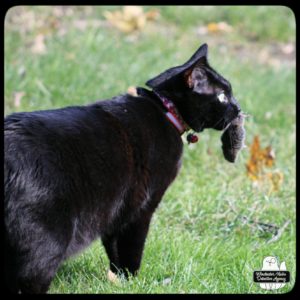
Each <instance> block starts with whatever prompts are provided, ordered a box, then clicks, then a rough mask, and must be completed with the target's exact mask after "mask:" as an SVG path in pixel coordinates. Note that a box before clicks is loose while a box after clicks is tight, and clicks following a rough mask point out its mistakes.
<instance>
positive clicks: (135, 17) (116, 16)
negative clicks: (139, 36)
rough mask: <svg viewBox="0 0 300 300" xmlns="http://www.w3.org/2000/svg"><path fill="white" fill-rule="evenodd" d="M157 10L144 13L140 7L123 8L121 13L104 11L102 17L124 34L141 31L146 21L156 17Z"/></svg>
mask: <svg viewBox="0 0 300 300" xmlns="http://www.w3.org/2000/svg"><path fill="white" fill-rule="evenodd" d="M158 14H159V13H158V11H157V10H151V11H148V12H147V13H144V11H143V8H142V7H141V6H134V5H130V6H124V7H123V9H122V10H121V11H113V12H110V11H105V12H104V17H105V18H106V19H107V20H108V21H109V22H110V23H111V24H112V25H113V26H115V27H116V28H118V29H119V30H121V31H122V32H125V33H130V32H133V31H136V30H142V29H143V28H144V27H145V25H146V22H147V20H154V19H156V18H157V16H158Z"/></svg>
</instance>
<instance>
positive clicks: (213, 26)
mask: <svg viewBox="0 0 300 300" xmlns="http://www.w3.org/2000/svg"><path fill="white" fill-rule="evenodd" d="M207 31H208V32H210V33H219V32H231V31H232V27H231V26H230V25H229V24H227V23H226V22H218V23H215V22H211V23H208V24H207Z"/></svg>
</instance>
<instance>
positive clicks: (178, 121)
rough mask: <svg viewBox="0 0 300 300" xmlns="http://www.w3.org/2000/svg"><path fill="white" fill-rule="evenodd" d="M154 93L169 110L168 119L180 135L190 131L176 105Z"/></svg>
mask: <svg viewBox="0 0 300 300" xmlns="http://www.w3.org/2000/svg"><path fill="white" fill-rule="evenodd" d="M153 92H154V93H155V95H156V96H157V97H158V98H159V99H160V100H161V102H162V104H163V105H164V107H165V108H166V109H167V110H168V111H167V112H166V117H167V118H168V120H169V121H170V122H171V123H172V124H173V125H174V127H175V128H176V129H177V130H178V132H179V133H180V134H183V133H184V132H185V131H188V130H189V129H190V128H189V126H188V125H187V124H186V123H185V122H184V120H183V119H182V117H181V115H180V114H179V112H178V110H177V108H176V106H175V104H174V103H173V102H172V101H171V100H170V99H168V98H166V97H164V96H162V95H160V94H159V93H158V92H157V91H155V90H153Z"/></svg>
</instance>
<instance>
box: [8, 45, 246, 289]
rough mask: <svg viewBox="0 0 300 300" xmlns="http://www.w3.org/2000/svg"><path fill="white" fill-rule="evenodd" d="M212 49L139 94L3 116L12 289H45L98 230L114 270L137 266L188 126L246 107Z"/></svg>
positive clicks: (223, 120) (215, 124)
mask: <svg viewBox="0 0 300 300" xmlns="http://www.w3.org/2000/svg"><path fill="white" fill-rule="evenodd" d="M206 55H207V45H206V44H204V45H202V46H201V47H200V48H199V49H198V50H197V51H196V53H195V54H194V55H193V56H192V57H191V59H190V60H188V62H186V63H185V64H183V65H182V66H178V67H174V68H171V69H169V70H167V71H165V72H163V73H162V74H160V75H158V76H157V77H155V78H154V79H152V80H150V81H148V82H147V83H146V84H147V85H148V86H149V87H151V88H152V89H153V90H151V91H150V90H147V89H143V88H138V89H137V92H138V95H137V96H132V95H128V94H126V95H122V96H118V97H115V98H113V99H111V100H109V101H99V102H96V103H93V104H90V105H86V106H72V107H66V108H62V109H55V110H45V111H35V112H25V113H15V114H12V115H9V116H7V117H6V118H5V120H4V130H5V131H4V134H5V135H4V138H5V141H4V150H5V159H4V164H5V175H4V181H5V182H4V186H5V201H4V213H5V219H4V221H5V284H6V288H7V289H8V290H9V291H10V292H13V293H17V292H22V293H45V292H47V290H48V288H49V285H50V283H51V280H52V279H53V277H54V275H55V273H56V271H57V269H58V267H59V265H60V264H61V263H62V262H63V261H64V260H65V259H66V258H68V257H69V256H70V255H73V254H75V253H76V252H78V251H79V250H81V249H83V248H84V247H86V246H87V245H88V244H89V243H90V242H92V241H93V240H94V239H96V238H98V237H100V238H101V239H102V242H103V245H104V247H105V250H106V252H107V255H108V257H109V260H110V270H111V271H112V272H114V273H118V272H123V273H124V274H125V276H127V275H128V272H130V273H131V274H136V272H137V271H138V269H139V267H140V262H141V257H142V252H143V247H144V242H145V239H146V235H147V231H148V228H149V224H150V221H151V217H152V214H153V212H154V210H155V209H156V207H157V206H158V204H159V202H160V201H161V198H162V196H163V195H164V193H165V191H166V189H167V188H168V186H169V185H170V183H171V182H172V181H173V180H174V178H175V176H176V175H177V173H178V170H179V168H180V162H181V154H182V147H183V144H182V140H181V134H182V133H183V132H185V131H187V130H189V129H192V130H194V131H196V132H200V131H202V130H204V129H205V128H214V129H217V130H223V129H225V128H226V127H228V126H229V124H230V123H231V122H232V121H233V120H234V119H235V118H237V117H238V116H239V115H240V107H239V105H238V103H237V101H236V100H235V99H234V97H233V95H232V90H231V86H230V83H229V82H228V81H227V80H225V79H224V78H223V77H222V76H220V75H219V74H218V73H217V72H215V71H214V70H213V69H212V68H211V67H210V66H209V64H208V62H207V57H206ZM190 141H191V142H193V141H196V140H195V136H194V135H191V136H190Z"/></svg>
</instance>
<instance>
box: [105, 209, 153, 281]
mask: <svg viewBox="0 0 300 300" xmlns="http://www.w3.org/2000/svg"><path fill="white" fill-rule="evenodd" d="M151 217H152V212H143V213H142V214H141V215H140V216H139V217H138V219H136V220H135V221H134V222H131V223H130V224H127V225H126V226H125V227H124V228H122V230H120V231H119V232H118V233H116V234H114V235H110V236H105V237H103V238H102V242H103V245H104V247H105V250H106V252H107V255H108V258H109V260H110V270H111V271H112V272H113V273H115V274H120V273H123V274H124V275H125V276H126V277H128V275H129V274H132V275H136V274H137V271H138V270H139V268H140V264H141V259H142V254H143V249H144V244H145V240H146V236H147V233H148V229H149V224H150V220H151ZM110 275H112V274H111V273H110ZM110 277H112V276H110Z"/></svg>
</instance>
